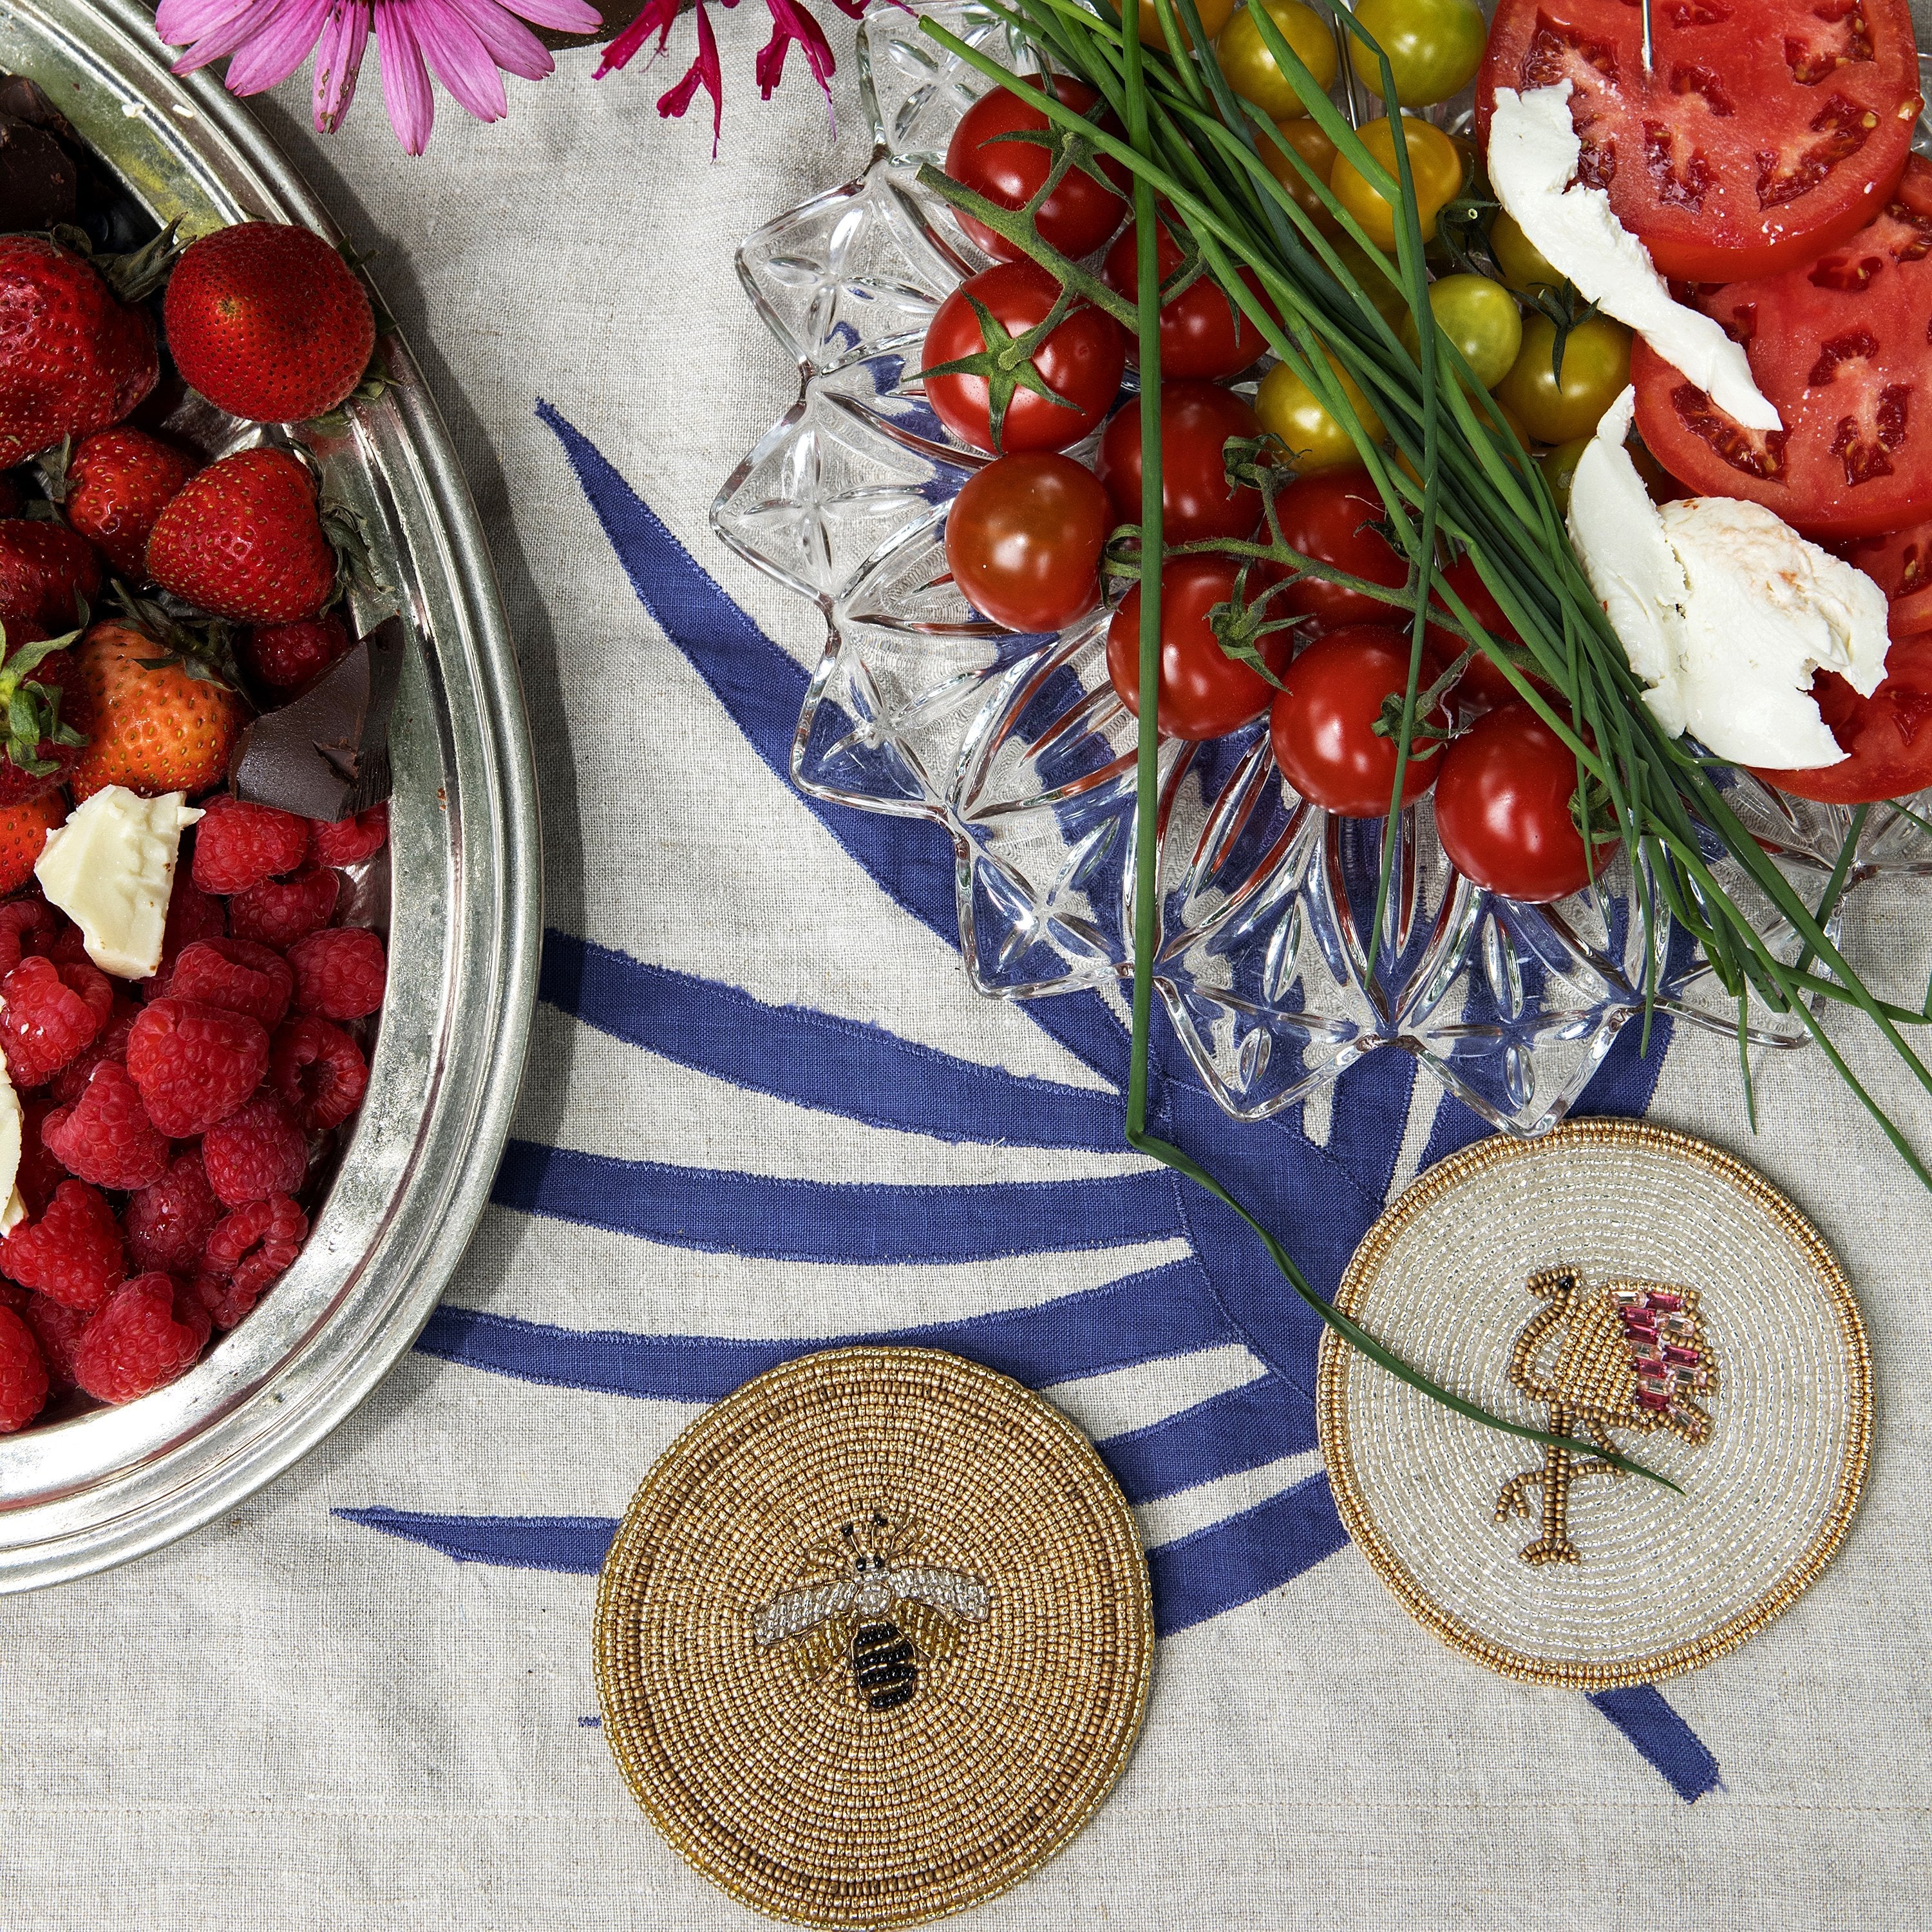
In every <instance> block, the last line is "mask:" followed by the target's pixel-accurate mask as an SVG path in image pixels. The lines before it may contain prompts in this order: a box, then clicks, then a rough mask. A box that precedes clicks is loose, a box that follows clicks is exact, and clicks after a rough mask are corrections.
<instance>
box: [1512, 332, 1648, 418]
mask: <svg viewBox="0 0 1932 1932" xmlns="http://www.w3.org/2000/svg"><path fill="white" fill-rule="evenodd" d="M1555 351H1556V325H1555V324H1554V323H1552V322H1551V321H1550V318H1549V317H1547V316H1543V315H1532V316H1531V317H1528V318H1527V319H1526V320H1525V322H1524V323H1523V347H1522V348H1521V349H1520V350H1519V351H1518V352H1517V359H1516V360H1515V362H1514V363H1512V364H1511V365H1510V371H1509V374H1508V375H1506V376H1505V377H1504V378H1503V379H1502V381H1501V382H1500V383H1498V384H1497V385H1496V400H1497V401H1499V403H1502V404H1504V405H1505V407H1507V408H1508V409H1510V410H1513V411H1514V413H1515V415H1516V417H1517V421H1518V422H1520V423H1521V424H1522V425H1523V428H1525V429H1526V430H1527V431H1529V433H1530V434H1531V435H1532V437H1535V439H1536V440H1537V441H1538V443H1568V442H1569V441H1570V440H1571V439H1572V438H1573V437H1580V436H1588V435H1589V433H1590V432H1591V431H1592V430H1593V429H1595V428H1596V426H1597V421H1598V418H1599V417H1600V416H1602V414H1603V413H1604V411H1605V410H1607V409H1608V408H1609V407H1610V405H1611V404H1613V402H1615V401H1616V399H1617V398H1618V397H1619V396H1620V395H1622V394H1623V392H1624V388H1625V385H1626V384H1627V383H1628V382H1629V380H1630V371H1631V332H1630V331H1629V330H1628V329H1626V328H1625V326H1623V324H1622V323H1620V322H1613V321H1612V320H1610V317H1608V316H1607V315H1593V316H1589V317H1586V318H1585V319H1584V320H1583V321H1581V322H1580V323H1578V324H1577V326H1576V327H1575V328H1574V329H1572V330H1571V332H1570V333H1569V335H1568V338H1566V339H1565V342H1564V344H1563V373H1562V375H1561V376H1560V377H1559V375H1558V374H1556V368H1555V366H1554V365H1555Z"/></svg>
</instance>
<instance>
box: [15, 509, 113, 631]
mask: <svg viewBox="0 0 1932 1932" xmlns="http://www.w3.org/2000/svg"><path fill="white" fill-rule="evenodd" d="M101 581H102V573H101V558H100V556H99V555H98V553H97V552H96V551H95V547H94V546H93V545H92V544H91V543H89V541H87V539H86V538H85V537H82V536H77V535H75V534H74V532H73V531H72V530H71V529H68V527H67V526H66V525H65V523H49V522H46V521H45V520H42V519H40V518H38V517H7V518H5V519H4V520H0V624H5V625H6V626H7V628H8V629H9V630H10V631H13V632H14V633H15V641H16V642H19V641H20V632H22V631H34V632H37V633H40V632H45V631H68V630H71V629H72V628H74V625H76V624H77V623H79V622H80V605H79V604H78V603H77V601H76V599H77V598H81V597H84V598H86V599H87V600H88V601H89V603H92V601H94V600H95V598H97V597H98V596H99V595H101Z"/></svg>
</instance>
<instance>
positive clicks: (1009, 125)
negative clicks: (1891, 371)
mask: <svg viewBox="0 0 1932 1932" xmlns="http://www.w3.org/2000/svg"><path fill="white" fill-rule="evenodd" d="M1053 89H1054V92H1055V93H1056V94H1058V96H1059V97H1060V99H1061V101H1062V103H1063V104H1064V105H1066V106H1067V107H1071V108H1073V110H1075V111H1076V113H1082V114H1085V113H1087V112H1088V110H1090V109H1091V107H1093V105H1094V102H1095V101H1097V100H1098V99H1099V98H1100V96H1099V95H1097V94H1096V93H1095V92H1094V90H1093V89H1091V87H1088V86H1085V84H1083V83H1082V82H1079V81H1077V80H1065V79H1060V80H1055V82H1054V83H1053ZM1051 129H1052V123H1051V122H1050V121H1049V120H1048V119H1047V118H1046V115H1044V114H1043V113H1041V112H1040V110H1039V109H1038V108H1037V107H1028V105H1027V104H1026V103H1025V101H1022V99H1021V98H1019V95H1016V94H1010V93H1008V92H1007V90H1006V89H1004V87H996V88H995V89H993V91H992V93H990V94H984V95H981V96H980V98H979V99H978V100H977V101H974V104H972V106H971V107H969V108H968V109H967V110H966V112H965V113H964V114H963V115H961V116H960V118H959V126H958V127H956V128H954V129H953V139H952V141H951V142H950V144H949V145H948V146H947V150H946V172H947V173H948V174H949V175H951V176H952V177H953V179H954V180H955V181H958V182H959V184H960V185H961V186H962V187H970V188H971V189H972V190H973V191H974V193H976V194H981V195H984V196H986V199H988V200H989V201H990V202H993V203H995V205H997V206H998V207H1001V208H1022V207H1024V206H1025V205H1026V203H1027V202H1028V201H1029V200H1030V199H1031V198H1032V197H1033V196H1034V195H1035V194H1036V193H1038V192H1039V190H1040V184H1042V183H1043V181H1045V180H1046V178H1047V175H1049V173H1050V172H1052V167H1053V159H1054V157H1053V151H1052V149H1051V148H1045V147H1042V146H1040V145H1039V144H1038V143H1037V142H1034V141H1031V140H1013V139H1009V138H1006V137H1008V136H1013V135H1016V134H1028V135H1032V134H1046V133H1049V132H1050V131H1051ZM1102 166H1103V171H1104V172H1106V173H1107V174H1108V175H1109V177H1110V178H1115V179H1118V178H1120V177H1121V175H1122V174H1123V172H1124V170H1123V169H1121V165H1120V163H1118V161H1109V162H1105V163H1103V164H1102ZM1126 212H1127V202H1126V201H1125V199H1124V198H1123V197H1122V196H1120V195H1118V194H1116V193H1113V192H1112V190H1109V189H1107V188H1105V187H1102V186H1101V184H1100V183H1099V182H1098V181H1096V180H1095V179H1094V177H1093V176H1092V175H1090V174H1088V173H1085V172H1083V171H1082V169H1079V168H1070V169H1068V170H1067V172H1066V173H1065V175H1063V176H1062V177H1061V181H1060V183H1059V185H1058V187H1055V189H1054V190H1053V192H1052V193H1051V194H1050V195H1049V196H1047V198H1046V200H1045V201H1043V202H1041V204H1040V206H1039V207H1038V208H1036V209H1035V210H1034V217H1033V225H1034V228H1035V229H1036V230H1037V232H1038V233H1039V236H1040V239H1041V240H1042V241H1043V242H1046V243H1047V244H1049V245H1050V246H1051V247H1053V248H1058V250H1059V251H1060V252H1061V254H1063V255H1068V256H1073V257H1079V256H1082V255H1089V254H1092V253H1093V251H1094V250H1095V249H1096V248H1099V247H1100V244H1101V243H1102V242H1104V241H1106V239H1107V237H1108V236H1109V235H1111V234H1112V233H1113V232H1114V230H1115V229H1116V228H1117V227H1118V226H1119V225H1120V222H1121V217H1122V216H1123V215H1124V214H1126ZM959 222H960V225H961V226H962V227H963V228H964V229H965V230H966V232H967V233H968V235H970V236H972V238H973V239H974V241H975V242H978V243H979V245H980V247H981V248H983V249H985V250H986V253H987V254H989V255H991V256H992V257H993V258H994V260H996V261H1001V262H1017V261H1019V260H1021V259H1022V256H1023V254H1024V253H1025V251H1023V250H1022V249H1019V248H1016V247H1015V246H1014V245H1013V243H1012V242H1009V241H1007V239H1006V238H1005V237H1004V236H1000V235H995V233H993V231H992V229H990V228H989V227H987V226H986V224H985V223H983V222H980V221H976V220H974V218H973V217H972V216H971V215H970V214H965V213H964V212H962V214H960V217H959Z"/></svg>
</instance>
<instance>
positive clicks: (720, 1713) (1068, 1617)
mask: <svg viewBox="0 0 1932 1932" xmlns="http://www.w3.org/2000/svg"><path fill="white" fill-rule="evenodd" d="M855 1511H867V1512H869V1511H877V1512H879V1514H880V1517H888V1516H889V1517H892V1519H893V1520H907V1521H910V1522H913V1523H916V1529H914V1530H913V1531H912V1532H909V1534H910V1535H916V1538H917V1539H918V1550H917V1556H916V1561H917V1562H920V1563H923V1564H931V1565H944V1566H947V1567H948V1568H949V1569H950V1570H951V1571H953V1572H955V1573H968V1574H970V1575H971V1576H972V1577H975V1578H980V1579H983V1580H984V1582H985V1584H986V1600H987V1601H986V1606H985V1607H984V1609H983V1620H982V1621H980V1622H976V1623H974V1624H973V1625H971V1626H970V1627H966V1628H963V1629H962V1631H961V1632H960V1634H958V1635H957V1637H956V1648H955V1649H952V1650H951V1651H950V1652H947V1653H946V1654H945V1655H944V1657H943V1658H941V1660H940V1661H936V1662H935V1661H932V1660H931V1659H929V1658H925V1657H923V1656H922V1658H921V1662H920V1664H919V1676H918V1679H917V1681H916V1687H915V1688H914V1691H913V1694H912V1696H911V1697H910V1701H907V1702H906V1703H904V1705H903V1707H902V1708H898V1709H890V1710H880V1709H874V1708H869V1707H868V1705H867V1703H866V1701H865V1694H864V1692H862V1691H860V1690H859V1689H858V1688H856V1685H857V1678H856V1663H853V1665H852V1667H850V1668H847V1662H848V1660H846V1659H845V1658H844V1655H843V1653H841V1661H840V1663H839V1664H838V1666H836V1667H834V1668H832V1669H831V1670H829V1671H828V1672H827V1673H826V1675H825V1676H823V1677H822V1678H819V1679H814V1680H810V1681H808V1679H807V1676H806V1675H805V1670H804V1667H803V1666H802V1664H801V1663H800V1661H799V1659H800V1657H801V1655H802V1653H803V1651H804V1649H805V1646H803V1645H802V1644H793V1643H778V1644H775V1645H770V1646H766V1645H764V1644H763V1643H760V1641H758V1640H755V1639H754V1636H753V1629H754V1624H753V1619H754V1616H756V1615H757V1612H758V1611H759V1610H760V1607H763V1606H768V1605H769V1604H771V1603H772V1601H773V1600H774V1599H775V1598H778V1597H780V1596H781V1595H784V1594H785V1593H786V1592H787V1589H788V1588H789V1587H790V1586H796V1583H798V1581H799V1576H800V1574H801V1573H800V1568H799V1566H800V1561H801V1557H800V1552H801V1551H802V1550H804V1549H805V1548H806V1547H808V1546H810V1545H811V1544H813V1542H814V1539H815V1540H816V1541H817V1542H819V1543H820V1544H823V1541H824V1540H825V1538H824V1535H823V1532H825V1531H826V1529H828V1527H829V1528H830V1529H833V1530H836V1529H837V1527H838V1524H837V1523H836V1522H835V1521H834V1520H833V1519H835V1518H837V1517H839V1516H840V1514H841V1512H842V1513H844V1514H847V1515H850V1514H852V1513H853V1512H855ZM868 1520H869V1518H868ZM915 1608H916V1607H915ZM896 1614H898V1611H897V1610H895V1615H896ZM907 1621H908V1627H909V1628H910V1624H909V1620H907ZM820 1628H821V1629H829V1628H832V1625H829V1624H827V1625H821V1626H820ZM894 1634H895V1635H896V1634H897V1632H896V1631H895V1633H894ZM594 1646H595V1665H596V1676H597V1688H598V1700H599V1703H600V1704H601V1708H602V1711H603V1721H604V1737H605V1739H606V1740H607V1742H608V1743H609V1745H610V1749H611V1751H612V1752H613V1754H614V1755H615V1757H616V1760H617V1763H618V1765H619V1767H620V1769H622V1772H623V1774H624V1776H625V1781H627V1782H628V1784H629V1786H630V1787H631V1792H632V1793H633V1795H634V1796H635V1797H636V1799H637V1802H638V1804H639V1805H640V1806H641V1807H642V1808H643V1811H645V1813H646V1815H647V1816H648V1817H649V1819H650V1820H651V1822H652V1823H653V1824H654V1825H655V1826H656V1827H657V1828H658V1831H659V1832H661V1833H662V1834H663V1835H664V1838H666V1839H667V1841H669V1842H670V1844H671V1845H672V1846H673V1848H674V1849H676V1851H677V1852H679V1854H680V1855H682V1857H683V1858H684V1859H685V1861H686V1862H687V1863H688V1864H690V1865H691V1867H693V1868H694V1870H697V1871H698V1872H700V1873H702V1874H703V1876H705V1877H706V1878H707V1879H710V1880H711V1881H712V1882H713V1883H714V1884H715V1885H718V1886H720V1887H721V1888H722V1889H723V1890H724V1891H727V1893H729V1894H730V1895H731V1897H733V1898H735V1899H736V1900H739V1902H740V1903H742V1904H745V1905H748V1906H751V1907H753V1908H754V1909H757V1910H758V1911H760V1912H765V1913H766V1914H768V1915H770V1916H772V1917H773V1918H781V1919H784V1920H787V1921H791V1922H793V1923H795V1924H805V1925H813V1926H820V1927H841V1928H843V1927H850V1928H867V1932H869V1928H872V1927H888V1926H901V1925H915V1924H922V1923H924V1922H926V1921H928V1920H930V1919H933V1918H940V1917H943V1916H944V1915H946V1914H947V1913H949V1912H956V1911H959V1910H960V1909H962V1908H964V1907H965V1906H969V1905H973V1904H976V1903H979V1902H980V1901H981V1900H984V1899H986V1898H989V1897H993V1896H994V1895H995V1894H997V1893H999V1892H1001V1891H1006V1890H1007V1889H1008V1888H1010V1887H1011V1886H1013V1885H1016V1884H1018V1883H1019V1882H1020V1880H1022V1879H1024V1878H1025V1877H1027V1876H1029V1875H1030V1874H1031V1873H1033V1872H1034V1871H1036V1870H1038V1869H1039V1868H1040V1866H1042V1865H1043V1864H1045V1863H1046V1861H1047V1860H1048V1859H1049V1858H1052V1856H1053V1855H1054V1854H1055V1852H1058V1851H1059V1850H1061V1849H1062V1848H1063V1847H1064V1846H1065V1845H1066V1844H1067V1842H1068V1841H1069V1840H1070V1839H1071V1838H1073V1836H1074V1835H1075V1834H1076V1832H1079V1830H1080V1829H1082V1826H1085V1824H1086V1823H1087V1822H1088V1820H1089V1819H1090V1818H1091V1817H1092V1816H1093V1814H1094V1811H1095V1810H1096V1809H1097V1808H1098V1806H1099V1805H1100V1803H1101V1802H1102V1800H1103V1799H1104V1798H1105V1797H1106V1796H1107V1794H1108V1793H1109V1791H1110V1790H1112V1787H1113V1785H1114V1784H1115V1781H1116V1780H1117V1779H1118V1777H1119V1776H1120V1774H1121V1771H1122V1769H1124V1766H1125V1765H1126V1763H1127V1758H1128V1757H1129V1754H1130V1752H1131V1751H1132V1749H1133V1744H1134V1742H1135V1739H1136V1736H1137V1735H1138V1733H1139V1729H1140V1725H1141V1720H1142V1715H1143V1713H1144V1712H1145V1706H1146V1699H1147V1688H1148V1676H1149V1673H1150V1671H1151V1665H1152V1661H1153V1655H1154V1617H1153V1608H1152V1604H1151V1598H1150V1594H1149V1586H1148V1571H1147V1564H1146V1559H1145V1556H1143V1554H1142V1549H1141V1544H1140V1538H1139V1532H1138V1529H1137V1528H1136V1525H1135V1523H1134V1519H1133V1512H1132V1511H1130V1509H1129V1508H1128V1506H1127V1502H1126V1500H1125V1499H1124V1497H1123V1496H1121V1492H1120V1490H1119V1488H1118V1485H1116V1484H1115V1481H1114V1480H1113V1478H1112V1475H1110V1474H1109V1472H1108V1470H1107V1469H1106V1466H1105V1465H1104V1464H1103V1463H1102V1462H1101V1460H1100V1457H1098V1456H1097V1454H1095V1453H1094V1449H1093V1447H1092V1445H1091V1444H1090V1443H1089V1442H1088V1441H1087V1439H1085V1436H1082V1434H1081V1433H1080V1432H1079V1430H1077V1429H1076V1428H1075V1427H1074V1426H1073V1424H1072V1423H1070V1421H1067V1418H1065V1417H1064V1416H1063V1415H1061V1414H1060V1412H1058V1410H1056V1409H1054V1408H1052V1406H1051V1405H1049V1403H1046V1402H1044V1401H1043V1400H1041V1399H1040V1397H1038V1396H1037V1395H1034V1394H1032V1393H1031V1391H1028V1390H1027V1389H1025V1388H1022V1386H1021V1385H1020V1384H1019V1383H1018V1382H1014V1381H1013V1380H1012V1379H1010V1378H1009V1377H1007V1376H1002V1375H1000V1374H998V1373H995V1371H993V1370H990V1369H986V1368H983V1367H980V1366H978V1365H977V1364H974V1363H971V1362H968V1361H964V1360H962V1358H959V1357H958V1356H955V1355H948V1354H946V1353H944V1352H942V1351H940V1350H937V1349H901V1348H866V1347H857V1348H847V1349H826V1350H823V1351H821V1352H819V1353H817V1354H816V1355H807V1356H804V1357H802V1358H799V1360H797V1361H793V1362H790V1363H787V1364H784V1365H783V1366H781V1367H778V1368H776V1369H773V1370H769V1371H768V1372H767V1373H765V1374H763V1375H761V1376H757V1377H755V1378H754V1379H752V1380H751V1382H747V1383H746V1384H745V1385H744V1386H743V1387H742V1388H740V1389H739V1390H738V1391H736V1393H735V1394H733V1395H731V1396H730V1397H727V1398H726V1399H725V1400H724V1401H723V1402H721V1403H718V1405H717V1406H715V1407H714V1408H712V1409H709V1410H708V1411H707V1412H706V1413H705V1414H704V1415H701V1416H700V1417H699V1418H697V1421H694V1422H693V1423H692V1424H691V1425H690V1427H688V1428H687V1429H686V1430H685V1431H684V1432H683V1433H682V1434H681V1435H680V1436H679V1437H678V1438H677V1439H676V1441H675V1442H673V1444H672V1445H670V1448H669V1449H668V1450H667V1451H666V1452H665V1453H664V1455H663V1456H662V1457H661V1458H660V1459H659V1460H658V1463H657V1464H656V1465H655V1467H654V1468H653V1469H652V1471H651V1472H650V1473H649V1475H648V1476H646V1478H645V1479H644V1481H643V1484H641V1485H640V1487H639V1488H638V1490H637V1493H636V1495H635V1496H634V1497H633V1498H632V1499H631V1504H630V1507H629V1508H628V1510H627V1511H626V1512H625V1517H624V1520H623V1522H622V1525H621V1526H619V1529H618V1532H617V1535H616V1539H615V1541H613V1544H612V1545H611V1547H610V1554H609V1556H607V1558H606V1559H605V1562H604V1568H603V1572H602V1574H601V1577H600V1579H599V1581H598V1592H597V1609H596V1625H595V1638H594ZM855 1648H856V1645H855Z"/></svg>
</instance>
